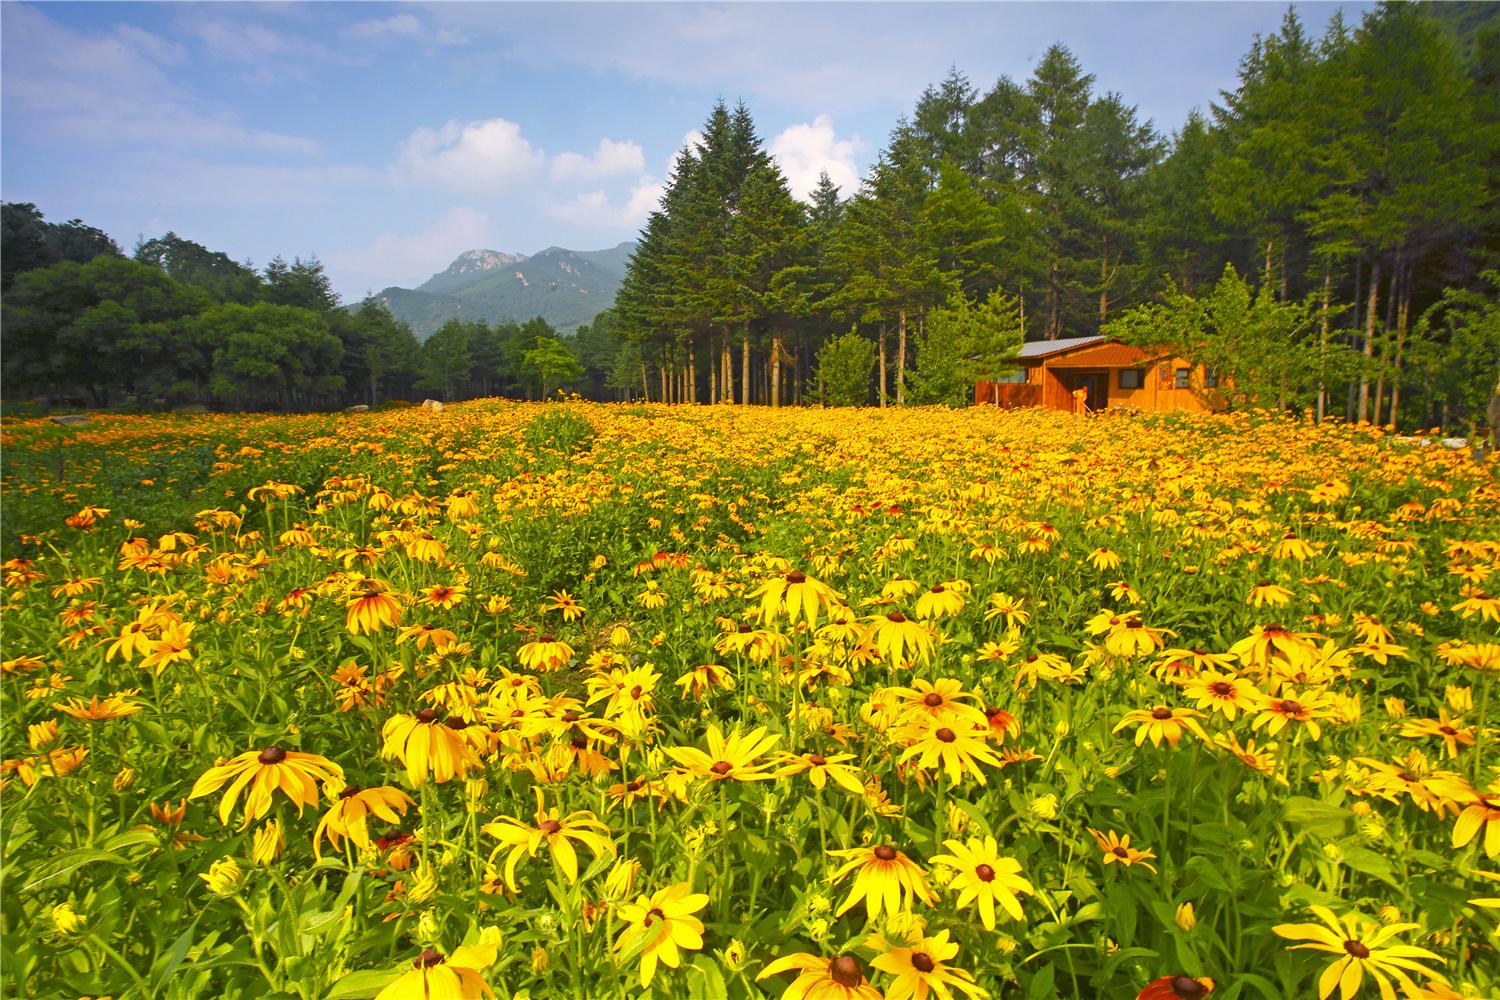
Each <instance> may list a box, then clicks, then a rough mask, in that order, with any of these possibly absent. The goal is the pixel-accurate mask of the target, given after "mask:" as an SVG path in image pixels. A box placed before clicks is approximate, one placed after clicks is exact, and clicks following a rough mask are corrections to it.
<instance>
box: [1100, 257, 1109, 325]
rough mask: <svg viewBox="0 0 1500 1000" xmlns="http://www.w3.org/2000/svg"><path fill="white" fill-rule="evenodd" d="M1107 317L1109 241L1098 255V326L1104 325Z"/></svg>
mask: <svg viewBox="0 0 1500 1000" xmlns="http://www.w3.org/2000/svg"><path fill="white" fill-rule="evenodd" d="M1108 316H1109V241H1108V240H1106V241H1105V243H1104V250H1103V252H1101V253H1100V254H1099V325H1100V326H1101V327H1102V326H1103V325H1104V320H1105V319H1106V318H1107V317H1108Z"/></svg>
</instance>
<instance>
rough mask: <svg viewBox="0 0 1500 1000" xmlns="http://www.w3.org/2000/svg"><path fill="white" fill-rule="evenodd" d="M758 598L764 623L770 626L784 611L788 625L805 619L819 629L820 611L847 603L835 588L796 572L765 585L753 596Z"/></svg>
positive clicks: (812, 626)
mask: <svg viewBox="0 0 1500 1000" xmlns="http://www.w3.org/2000/svg"><path fill="white" fill-rule="evenodd" d="M782 565H785V563H783V564H782ZM757 599H759V601H760V621H761V624H763V625H767V626H769V625H770V624H771V623H772V622H774V621H776V619H777V618H779V617H780V616H781V612H782V611H783V609H784V610H785V611H786V618H787V623H788V624H790V625H795V624H797V620H798V619H799V618H803V619H806V621H807V625H808V628H815V627H816V626H817V623H818V611H819V609H820V608H823V607H828V606H829V605H835V604H840V603H842V601H843V598H842V597H840V596H839V595H838V594H836V593H834V591H833V588H831V587H829V586H828V585H827V584H824V583H821V582H819V581H818V580H815V579H813V578H812V577H810V576H808V575H807V574H805V573H803V572H801V571H799V570H795V569H794V570H790V571H788V572H786V573H784V574H782V575H781V576H778V577H773V578H772V579H770V580H767V581H766V582H765V583H763V584H761V585H760V586H759V587H758V588H756V590H755V592H754V593H752V594H751V595H750V600H752V601H754V600H757Z"/></svg>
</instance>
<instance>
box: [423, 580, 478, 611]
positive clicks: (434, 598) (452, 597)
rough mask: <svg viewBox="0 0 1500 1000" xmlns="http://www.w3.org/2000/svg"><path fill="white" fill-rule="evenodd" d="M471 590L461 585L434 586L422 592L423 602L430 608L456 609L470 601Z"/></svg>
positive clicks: (440, 584) (441, 584) (442, 584)
mask: <svg viewBox="0 0 1500 1000" xmlns="http://www.w3.org/2000/svg"><path fill="white" fill-rule="evenodd" d="M468 597H469V588H468V587H466V586H464V585H463V584H461V583H455V584H446V583H439V584H434V585H433V586H431V587H428V588H427V589H425V590H423V591H422V597H421V601H422V603H423V604H425V605H427V606H428V607H429V608H439V609H446V608H454V607H457V606H458V605H460V604H462V603H463V602H464V601H466V600H468Z"/></svg>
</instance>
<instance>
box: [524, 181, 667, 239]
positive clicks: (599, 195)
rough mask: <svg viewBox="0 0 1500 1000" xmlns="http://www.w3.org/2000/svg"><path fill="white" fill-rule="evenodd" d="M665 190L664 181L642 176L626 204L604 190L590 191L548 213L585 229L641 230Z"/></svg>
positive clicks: (627, 198) (628, 196)
mask: <svg viewBox="0 0 1500 1000" xmlns="http://www.w3.org/2000/svg"><path fill="white" fill-rule="evenodd" d="M665 190H666V184H665V183H664V182H662V181H659V180H657V179H655V178H654V177H642V178H641V179H640V181H639V182H638V183H637V184H636V185H635V186H634V187H632V188H631V189H630V193H629V194H628V195H626V197H625V201H624V203H623V204H618V205H617V204H614V203H612V202H611V201H610V199H609V197H608V196H607V195H606V194H605V193H604V192H603V191H588V192H585V193H584V194H580V195H578V196H576V197H575V198H574V199H573V200H572V201H570V202H565V203H563V204H559V205H553V206H552V207H551V208H550V209H549V212H550V214H551V215H552V216H553V217H554V218H557V219H561V220H563V221H564V222H571V223H572V224H573V225H575V226H579V227H582V228H585V229H610V230H618V229H622V228H623V229H639V228H640V227H641V226H642V225H644V224H645V222H646V217H647V216H649V215H650V214H651V213H652V211H654V210H655V209H656V206H657V205H658V204H660V203H661V196H662V193H663V192H664V191H665Z"/></svg>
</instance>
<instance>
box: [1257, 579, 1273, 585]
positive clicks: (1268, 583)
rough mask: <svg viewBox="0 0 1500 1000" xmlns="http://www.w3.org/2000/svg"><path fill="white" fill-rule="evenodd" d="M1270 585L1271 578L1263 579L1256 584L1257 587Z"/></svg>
mask: <svg viewBox="0 0 1500 1000" xmlns="http://www.w3.org/2000/svg"><path fill="white" fill-rule="evenodd" d="M1270 585H1271V581H1270V580H1262V581H1260V583H1257V584H1256V586H1257V587H1269V586H1270Z"/></svg>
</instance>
